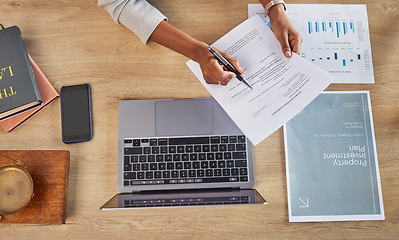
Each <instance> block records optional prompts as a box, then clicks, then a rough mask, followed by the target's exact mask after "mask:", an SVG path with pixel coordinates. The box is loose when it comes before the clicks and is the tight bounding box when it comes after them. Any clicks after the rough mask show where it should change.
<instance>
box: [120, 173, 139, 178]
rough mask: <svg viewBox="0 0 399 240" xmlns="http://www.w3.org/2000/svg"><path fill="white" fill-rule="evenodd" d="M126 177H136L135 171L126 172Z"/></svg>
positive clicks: (124, 176) (124, 175)
mask: <svg viewBox="0 0 399 240" xmlns="http://www.w3.org/2000/svg"><path fill="white" fill-rule="evenodd" d="M123 178H124V179H136V173H135V172H125V173H124V174H123Z"/></svg>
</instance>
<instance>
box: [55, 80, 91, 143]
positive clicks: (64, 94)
mask: <svg viewBox="0 0 399 240" xmlns="http://www.w3.org/2000/svg"><path fill="white" fill-rule="evenodd" d="M61 122H62V140H63V141H64V142H65V143H74V142H83V141H89V140H90V139H91V138H92V136H93V132H92V120H91V102H90V86H89V85H88V84H81V85H72V86H63V87H61Z"/></svg>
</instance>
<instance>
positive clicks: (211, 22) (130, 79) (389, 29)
mask: <svg viewBox="0 0 399 240" xmlns="http://www.w3.org/2000/svg"><path fill="white" fill-rule="evenodd" d="M155 2H156V5H157V6H158V8H159V9H160V10H162V12H163V13H164V14H166V16H168V17H169V21H170V23H172V24H173V25H175V26H177V27H179V28H180V29H182V30H184V31H185V32H187V33H188V34H190V35H192V36H194V37H196V38H198V39H200V40H202V41H205V42H207V43H212V42H214V41H215V40H216V39H218V38H219V37H220V36H222V35H223V34H225V33H226V32H228V31H229V30H230V29H232V28H233V27H235V26H236V25H237V24H239V23H240V22H241V21H243V20H245V19H246V18H247V4H248V3H257V2H256V1H255V0H252V1H227V0H226V1H223V0H217V1H208V0H199V1H195V3H194V1H184V0H174V1H155ZM287 2H288V3H315V2H314V1H310V0H301V1H287ZM317 3H347V2H346V1H334V0H329V1H327V0H319V1H317ZM350 3H355V4H356V3H357V4H363V3H367V7H368V16H369V24H370V33H371V45H372V54H373V63H374V71H375V81H376V83H375V84H368V85H367V84H362V85H355V84H349V85H348V84H346V85H344V84H333V85H331V86H330V87H329V88H328V90H370V92H371V102H372V108H373V115H374V124H375V134H376V141H377V150H378V157H379V165H380V173H381V182H382V193H383V199H384V207H385V214H386V220H385V221H364V222H323V223H289V222H288V210H287V190H286V177H285V160H284V147H283V134H282V129H280V130H278V131H276V132H275V133H274V134H273V135H271V136H270V137H269V138H267V139H266V140H265V141H263V142H262V143H261V144H259V145H258V146H256V147H255V176H256V185H255V187H256V189H257V190H258V191H259V192H260V193H261V194H262V195H263V196H264V197H265V198H266V199H267V201H268V205H266V206H234V207H232V206H216V207H203V208H173V209H152V210H151V209H148V210H134V211H101V210H99V208H100V206H101V205H102V204H103V203H105V202H106V201H107V200H108V199H109V198H111V197H112V196H113V195H114V194H115V193H116V191H117V189H116V181H117V179H116V172H117V167H116V162H117V159H116V156H117V142H116V141H117V107H118V102H119V101H120V100H122V99H148V98H194V97H209V96H210V95H209V93H208V92H207V91H206V90H205V88H204V87H203V86H202V85H201V84H200V82H199V81H198V80H197V79H196V78H195V77H194V75H193V74H192V73H191V71H190V70H189V69H188V68H187V67H186V65H185V63H186V61H187V59H186V58H185V57H183V56H180V55H178V54H176V53H174V52H172V51H170V50H168V49H165V48H163V47H161V46H159V45H156V44H153V43H150V44H148V45H146V46H145V45H143V44H142V43H141V42H139V40H138V38H137V37H136V36H135V35H134V34H133V33H131V32H130V31H129V30H128V29H126V28H124V27H123V26H121V25H116V24H115V23H114V22H113V20H112V19H111V17H110V16H109V15H108V13H106V12H105V11H104V10H103V9H101V8H100V7H98V6H97V1H96V0H76V1H66V0H60V1H50V0H49V1H44V0H42V1H34V0H16V1H0V23H2V24H3V25H6V26H10V25H18V26H19V27H20V28H21V30H22V33H23V36H24V40H25V42H26V45H27V48H28V51H29V52H30V54H31V56H32V57H33V58H34V59H35V61H36V63H37V64H38V65H39V66H40V68H41V69H42V71H43V72H44V74H45V75H46V76H47V77H48V79H49V80H50V81H51V83H52V84H53V85H54V86H55V88H56V89H57V90H59V89H60V87H61V86H62V85H70V84H79V83H89V84H90V85H91V87H92V101H93V116H94V138H93V140H91V141H90V142H86V143H79V144H71V145H66V144H64V143H62V141H61V128H60V127H61V122H60V101H59V100H57V101H56V102H55V103H53V104H51V105H50V106H49V107H47V108H46V109H45V110H44V111H42V112H41V113H39V114H38V115H36V116H35V117H33V118H32V119H30V120H29V121H28V122H27V123H25V124H24V125H23V126H22V127H20V128H19V129H17V130H16V131H15V132H13V133H5V132H0V148H1V149H31V150H35V149H65V150H69V151H70V154H71V158H70V177H69V187H68V189H69V194H68V204H67V206H68V207H67V219H66V224H64V225H51V226H40V225H22V226H21V225H1V226H0V238H1V239H22V238H24V239H25V238H26V239H28V238H29V239H32V238H33V239H44V238H46V239H60V238H64V239H79V238H82V239H88V238H96V239H100V238H101V239H102V238H105V239H115V238H122V237H123V238H126V237H127V238H135V239H144V238H151V239H175V238H178V239H189V238H190V239H191V238H201V239H209V238H213V239H268V238H270V239H281V238H283V239H284V238H286V239H294V238H301V239H313V238H315V237H316V236H317V237H320V238H345V239H346V238H360V239H364V238H373V239H376V238H377V239H380V238H388V239H393V238H398V237H399V177H398V172H399V159H398V156H399V107H398V106H399V84H398V82H399V81H398V80H399V77H398V76H399V47H398V45H399V24H398V23H399V22H398V20H399V2H398V1H397V0H386V1H372V0H365V1H360V0H353V1H351V2H350ZM194 4H195V5H196V6H195V7H193V5H194ZM233 13H234V14H233ZM215 16H216V17H215ZM154 62H156V63H157V64H156V66H155V64H154ZM183 89H184V90H183Z"/></svg>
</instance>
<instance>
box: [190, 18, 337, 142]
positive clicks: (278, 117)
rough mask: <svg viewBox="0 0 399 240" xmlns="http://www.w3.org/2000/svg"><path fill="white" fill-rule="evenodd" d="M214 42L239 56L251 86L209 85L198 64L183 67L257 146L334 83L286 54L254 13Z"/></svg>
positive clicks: (323, 74) (302, 61) (227, 51)
mask: <svg viewBox="0 0 399 240" xmlns="http://www.w3.org/2000/svg"><path fill="white" fill-rule="evenodd" d="M212 46H214V47H216V48H218V49H220V50H222V51H224V52H226V53H228V54H230V55H231V56H233V57H234V58H236V59H238V61H239V62H240V66H241V67H242V69H243V70H244V74H243V76H244V77H245V78H246V79H247V81H248V82H249V84H250V85H251V86H252V88H253V89H252V90H251V89H250V88H248V87H247V86H246V85H245V84H244V83H242V82H240V81H239V80H238V79H236V78H234V79H232V80H231V81H230V82H229V84H228V85H227V86H219V85H215V84H207V83H206V82H205V80H204V79H203V76H202V72H201V69H200V66H199V64H198V63H196V62H194V61H188V62H187V66H188V67H189V68H190V69H191V71H193V73H194V74H195V76H196V77H197V78H198V79H199V80H200V82H201V83H202V84H203V85H204V86H205V88H206V89H207V90H208V91H209V93H211V94H212V96H213V97H214V98H215V99H216V101H217V102H218V103H219V104H220V105H221V106H222V108H223V109H224V110H225V111H226V113H227V114H228V115H229V116H230V118H231V119H232V120H233V121H234V122H235V124H236V125H237V126H238V127H239V128H240V129H241V131H242V132H243V133H244V134H245V135H246V136H247V137H248V139H249V140H250V141H251V142H252V143H253V144H254V145H257V144H258V143H260V142H261V141H263V140H264V139H265V138H266V137H268V136H269V135H270V134H272V133H273V132H274V131H276V130H277V129H279V128H280V127H281V126H282V125H283V124H284V123H286V122H287V121H288V120H289V119H291V118H292V117H294V116H295V115H296V114H297V113H298V112H300V111H301V110H302V109H303V108H304V107H305V106H306V105H308V104H309V103H310V102H311V101H312V100H313V99H314V98H316V97H317V96H318V95H319V94H320V92H322V91H323V90H324V89H325V88H326V87H327V86H328V85H329V84H330V83H331V82H332V81H333V77H332V76H331V75H330V74H328V73H327V72H325V71H323V70H321V69H320V68H319V67H317V66H315V65H313V64H312V63H310V62H308V61H306V60H305V59H303V58H301V57H300V56H298V55H297V54H293V55H292V57H291V58H286V57H285V56H284V55H283V52H282V50H281V47H280V43H279V42H278V41H277V39H276V38H275V36H274V34H273V33H272V31H271V30H270V29H269V28H268V27H267V25H266V23H265V22H264V21H263V20H262V19H261V18H260V17H259V16H254V17H251V18H249V19H248V20H246V21H244V22H243V23H241V24H240V25H238V26H237V27H235V28H234V29H233V30H231V31H230V32H229V33H227V34H226V35H225V36H223V37H222V38H220V39H219V40H218V41H216V42H215V43H214V44H213V45H212Z"/></svg>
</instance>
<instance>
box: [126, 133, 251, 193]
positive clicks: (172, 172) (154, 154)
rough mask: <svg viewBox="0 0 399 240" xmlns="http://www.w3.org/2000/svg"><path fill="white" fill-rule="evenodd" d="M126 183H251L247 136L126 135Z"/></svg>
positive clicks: (132, 184) (127, 184) (128, 184)
mask: <svg viewBox="0 0 399 240" xmlns="http://www.w3.org/2000/svg"><path fill="white" fill-rule="evenodd" d="M123 161H124V165H123V185H124V186H134V185H155V184H187V183H194V184H195V183H217V182H247V181H248V160H247V142H246V138H245V136H244V135H238V136H237V135H234V136H211V137H208V136H207V137H183V138H175V137H174V138H143V139H137V138H126V139H125V140H124V156H123Z"/></svg>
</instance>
